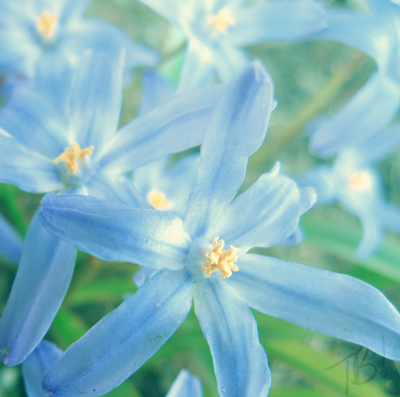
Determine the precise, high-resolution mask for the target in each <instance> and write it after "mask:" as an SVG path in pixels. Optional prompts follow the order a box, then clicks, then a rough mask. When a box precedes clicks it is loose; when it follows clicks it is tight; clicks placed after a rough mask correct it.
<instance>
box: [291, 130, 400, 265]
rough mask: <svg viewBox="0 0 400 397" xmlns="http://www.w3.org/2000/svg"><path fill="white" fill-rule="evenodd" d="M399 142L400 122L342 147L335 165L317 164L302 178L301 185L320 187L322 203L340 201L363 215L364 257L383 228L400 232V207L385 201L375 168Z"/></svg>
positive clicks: (361, 247)
mask: <svg viewBox="0 0 400 397" xmlns="http://www.w3.org/2000/svg"><path fill="white" fill-rule="evenodd" d="M348 132H350V131H348ZM338 139H340V138H338ZM399 146H400V125H395V126H393V127H390V128H387V129H386V130H384V131H381V132H380V133H379V134H375V135H373V136H370V137H369V138H368V137H367V138H366V139H364V140H363V141H361V142H359V143H358V144H357V145H356V146H354V147H351V146H350V147H347V148H345V149H342V150H341V151H340V152H339V154H338V157H337V160H336V161H335V163H334V164H333V165H331V166H330V165H321V166H318V167H315V168H314V169H312V170H310V171H308V172H307V173H306V174H305V175H303V176H302V177H301V178H300V179H299V183H300V184H301V185H303V186H311V187H313V188H314V189H315V190H316V192H317V201H318V203H320V204H329V203H332V202H335V201H339V202H340V203H341V204H342V205H343V206H344V207H345V208H346V209H348V210H349V211H350V212H352V213H353V214H354V215H356V216H357V217H358V218H359V219H360V221H361V224H362V227H363V238H362V240H361V243H360V245H359V246H358V249H357V255H358V256H359V257H360V258H366V257H368V256H369V255H371V254H372V253H373V252H374V250H375V249H376V248H377V247H378V246H379V244H380V242H381V240H382V232H383V229H390V230H394V231H397V232H400V209H399V208H396V207H394V206H393V205H391V204H389V203H387V202H385V200H384V194H383V186H382V181H381V178H380V176H379V174H378V173H377V172H376V170H375V169H374V163H376V162H377V161H379V160H381V159H382V158H384V157H385V156H387V155H388V154H390V153H391V152H393V151H395V150H396V149H398V147H399Z"/></svg>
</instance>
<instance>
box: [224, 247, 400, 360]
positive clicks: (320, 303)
mask: <svg viewBox="0 0 400 397" xmlns="http://www.w3.org/2000/svg"><path fill="white" fill-rule="evenodd" d="M237 264H238V266H239V269H240V270H239V272H237V273H235V274H234V275H233V276H232V277H231V278H229V279H228V280H226V281H227V283H228V284H229V285H230V286H231V287H232V288H233V289H234V290H235V292H236V294H237V295H238V296H240V297H241V298H242V299H244V300H245V301H246V302H247V303H248V304H249V306H250V307H252V308H254V309H256V310H258V311H261V312H263V313H265V314H268V315H271V316H275V317H279V318H282V319H284V320H287V321H290V322H292V323H295V324H297V325H300V326H302V327H304V328H308V329H310V330H312V331H316V332H322V333H324V334H326V335H330V336H334V337H337V338H341V339H344V340H347V341H349V342H353V343H357V344H359V345H362V346H365V347H367V348H368V349H370V350H372V351H374V352H376V353H378V354H380V355H382V356H384V357H387V358H390V359H392V360H398V359H399V358H400V343H399V341H400V314H399V312H398V311H397V310H396V308H395V307H394V306H393V305H392V304H391V303H390V302H389V301H388V300H387V298H386V297H385V296H384V295H383V294H382V293H381V292H380V291H378V290H377V289H375V288H374V287H372V286H371V285H369V284H367V283H364V282H363V281H360V280H358V279H356V278H353V277H350V276H347V275H343V274H338V273H333V272H329V271H326V270H320V269H316V268H312V267H309V266H305V265H301V264H298V263H293V262H287V261H283V260H280V259H276V258H271V257H267V256H260V255H252V254H247V255H244V256H242V257H240V258H239V260H238V263H237Z"/></svg>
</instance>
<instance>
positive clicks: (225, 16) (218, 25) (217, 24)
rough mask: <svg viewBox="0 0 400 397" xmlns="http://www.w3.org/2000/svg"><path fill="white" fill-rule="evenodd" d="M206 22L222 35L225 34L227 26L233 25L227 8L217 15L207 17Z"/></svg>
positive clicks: (233, 22)
mask: <svg viewBox="0 0 400 397" xmlns="http://www.w3.org/2000/svg"><path fill="white" fill-rule="evenodd" d="M208 22H209V23H210V25H211V26H213V27H214V28H215V29H216V30H218V32H220V33H222V34H226V29H227V28H228V26H232V25H234V24H235V21H234V19H233V18H232V15H231V13H230V12H229V10H228V9H227V8H223V9H222V10H221V11H220V12H219V13H218V14H217V15H215V16H212V17H209V18H208Z"/></svg>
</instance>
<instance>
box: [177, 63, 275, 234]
mask: <svg viewBox="0 0 400 397" xmlns="http://www.w3.org/2000/svg"><path fill="white" fill-rule="evenodd" d="M274 106H275V102H274V100H273V87H272V82H271V80H270V78H269V76H268V75H267V73H266V72H265V70H264V68H263V67H262V66H261V65H260V64H259V63H257V62H255V63H253V64H252V65H251V66H249V67H248V68H247V69H245V70H244V72H243V73H242V74H241V75H240V76H239V77H238V79H237V80H235V81H234V82H232V83H231V84H230V85H229V87H228V88H227V90H226V92H225V94H224V96H223V98H222V99H221V102H220V103H219V104H218V105H217V107H216V108H215V112H214V114H213V117H212V119H211V121H210V124H209V126H208V129H207V132H206V135H205V137H204V141H203V144H202V147H201V157H200V162H199V167H198V179H197V185H196V187H195V189H194V191H193V193H192V195H191V197H190V200H189V206H188V210H187V213H186V217H185V230H186V231H187V232H188V233H189V234H190V235H191V236H194V235H196V236H199V237H200V236H201V235H204V233H206V232H207V230H208V228H209V227H210V226H211V225H212V224H213V223H214V221H215V220H216V219H217V218H218V217H219V215H220V214H221V213H222V212H223V211H224V209H225V208H226V207H227V206H228V204H229V203H230V202H231V201H232V199H233V198H234V197H235V195H236V193H237V191H238V190H239V188H240V186H241V184H242V183H243V180H244V178H245V174H246V168H247V162H248V158H249V156H250V155H251V154H252V153H254V152H255V151H256V150H257V149H258V148H259V147H260V145H261V143H262V142H263V140H264V137H265V134H266V131H267V127H268V123H269V117H270V114H271V112H272V110H273V109H274Z"/></svg>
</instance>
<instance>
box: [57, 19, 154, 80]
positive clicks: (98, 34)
mask: <svg viewBox="0 0 400 397" xmlns="http://www.w3.org/2000/svg"><path fill="white" fill-rule="evenodd" d="M62 46H63V48H64V50H65V51H66V52H68V53H72V54H74V55H75V56H79V57H81V56H82V54H83V53H84V52H85V51H86V50H92V51H93V52H108V53H110V54H115V53H118V52H120V51H121V50H125V52H126V58H125V62H126V63H125V67H126V70H125V72H126V75H127V76H128V75H130V70H131V69H132V67H135V66H140V65H142V66H154V65H155V64H156V63H157V62H158V59H159V57H158V55H157V53H156V52H155V51H154V50H152V49H150V48H148V47H145V46H144V45H140V44H134V43H133V42H132V41H131V40H130V38H129V37H128V36H127V35H126V34H125V33H124V32H123V31H121V30H120V29H118V28H117V27H115V26H113V25H110V24H108V23H105V22H102V21H88V20H86V21H84V22H82V23H80V24H79V25H75V26H74V29H71V30H70V31H69V32H68V35H66V36H65V37H64V40H63V43H62ZM127 76H125V77H127Z"/></svg>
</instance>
